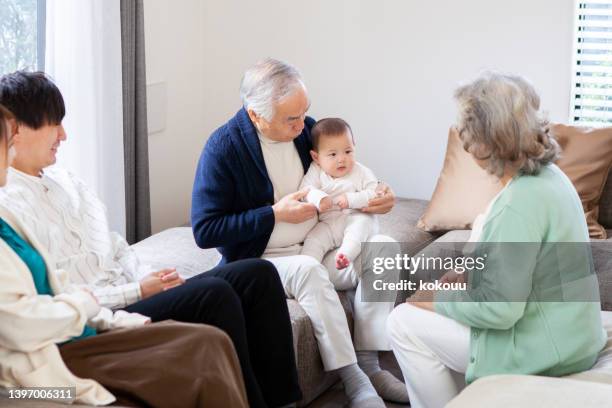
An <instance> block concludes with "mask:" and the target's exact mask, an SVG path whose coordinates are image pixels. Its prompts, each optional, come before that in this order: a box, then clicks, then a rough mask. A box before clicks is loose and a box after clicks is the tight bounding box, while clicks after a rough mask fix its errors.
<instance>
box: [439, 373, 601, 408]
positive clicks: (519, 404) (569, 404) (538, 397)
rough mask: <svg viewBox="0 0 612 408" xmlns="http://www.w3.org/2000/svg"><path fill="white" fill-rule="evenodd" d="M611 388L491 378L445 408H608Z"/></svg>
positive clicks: (549, 380)
mask: <svg viewBox="0 0 612 408" xmlns="http://www.w3.org/2000/svg"><path fill="white" fill-rule="evenodd" d="M611 400H612V386H611V385H606V384H601V383H595V382H589V381H579V380H570V379H566V378H554V377H540V376H535V375H492V376H489V377H484V378H481V379H479V380H477V381H475V382H474V383H473V384H471V385H470V386H469V387H467V388H465V389H464V390H463V391H462V392H461V393H460V394H459V395H458V396H457V397H455V398H454V399H453V400H452V401H451V402H450V403H448V405H446V408H475V407H504V408H524V407H551V408H552V407H555V408H576V407H581V408H601V407H606V406H610V401H611Z"/></svg>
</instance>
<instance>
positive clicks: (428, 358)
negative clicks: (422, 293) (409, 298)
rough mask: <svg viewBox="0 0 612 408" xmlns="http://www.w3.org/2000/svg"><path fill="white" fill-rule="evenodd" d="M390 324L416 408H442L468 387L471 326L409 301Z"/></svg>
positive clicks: (391, 333)
mask: <svg viewBox="0 0 612 408" xmlns="http://www.w3.org/2000/svg"><path fill="white" fill-rule="evenodd" d="M387 327H388V328H387V330H388V333H389V337H390V340H391V347H392V348H393V354H395V357H396V358H397V361H398V363H399V365H400V368H401V369H402V374H403V375H404V380H405V381H406V387H407V388H408V395H409V396H410V405H411V406H412V407H414V408H422V407H433V408H437V407H440V408H442V407H444V406H445V405H446V404H447V403H448V402H449V401H450V400H451V399H453V398H454V397H455V396H456V395H457V394H458V393H459V392H460V391H461V389H462V388H463V387H465V380H464V375H463V374H464V373H465V371H466V370H467V365H468V359H469V355H470V328H469V327H467V326H464V325H462V324H461V323H458V322H456V321H455V320H453V319H449V318H448V317H446V316H442V315H440V314H438V313H435V312H430V311H428V310H424V309H420V308H418V307H416V306H412V305H409V304H406V303H405V304H402V305H399V306H398V307H396V308H395V310H393V311H392V312H391V314H390V315H389V319H388V321H387Z"/></svg>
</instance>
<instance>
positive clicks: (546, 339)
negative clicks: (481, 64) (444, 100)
mask: <svg viewBox="0 0 612 408" xmlns="http://www.w3.org/2000/svg"><path fill="white" fill-rule="evenodd" d="M455 98H456V100H457V103H458V106H459V124H458V128H459V132H460V133H459V134H460V136H461V139H462V141H463V143H464V148H465V149H466V151H468V152H469V153H470V154H471V155H472V156H473V158H474V160H475V161H476V162H477V163H478V164H479V165H480V166H481V167H482V168H483V169H486V170H487V171H488V172H489V173H490V174H492V175H494V176H496V177H497V178H499V180H500V182H501V183H502V184H503V185H504V188H503V190H502V191H501V192H500V193H499V194H498V195H497V196H496V197H495V198H494V199H493V200H492V202H491V203H490V204H489V206H488V208H487V209H486V211H485V213H484V214H483V215H482V216H479V217H478V218H477V219H476V220H475V222H474V226H473V228H472V235H471V237H470V241H471V242H474V248H475V252H474V253H475V254H483V255H484V256H485V257H487V255H488V257H487V258H486V262H485V267H484V269H483V270H482V271H475V270H473V271H470V273H469V276H468V287H467V290H463V291H461V290H455V291H438V292H435V293H432V292H427V291H417V293H416V294H415V295H414V296H413V297H411V298H409V299H408V301H407V303H406V304H403V305H400V306H398V307H397V308H396V309H395V310H394V311H393V312H392V313H391V315H390V316H389V319H388V321H387V326H388V330H389V335H390V338H391V342H392V347H393V352H394V353H395V355H396V357H397V359H398V362H399V364H400V366H401V369H402V372H403V374H404V378H405V380H406V386H407V388H408V393H409V395H410V402H411V405H412V406H413V407H442V406H444V405H446V403H448V402H449V401H450V400H451V399H452V398H454V397H455V395H457V393H458V392H459V391H460V389H461V387H462V386H463V385H465V384H464V383H463V381H462V380H461V381H458V378H457V377H456V376H455V374H456V373H460V374H465V381H467V383H470V382H472V381H474V380H476V379H478V378H481V377H484V376H488V375H492V374H540V375H548V376H563V375H567V374H571V373H574V372H579V371H583V370H587V369H589V368H591V367H592V366H593V364H594V363H595V361H596V359H597V357H598V353H599V351H600V350H601V349H602V348H603V346H604V344H605V341H606V340H605V339H606V336H605V333H604V330H603V328H602V322H601V315H600V310H601V305H600V303H599V294H598V290H597V287H598V286H597V278H596V276H595V275H594V273H593V271H592V259H591V255H590V249H589V248H588V243H589V235H588V230H587V225H586V221H585V217H584V213H583V210H582V205H581V203H580V199H579V197H578V194H577V193H576V190H575V189H574V187H573V185H572V183H571V181H570V180H569V179H568V178H567V176H566V175H565V174H564V173H563V172H562V171H561V170H560V169H559V168H558V167H557V166H556V165H555V164H554V161H555V160H556V159H557V157H558V155H559V146H558V144H557V142H556V141H555V139H554V138H553V137H552V136H551V135H550V134H549V133H548V130H547V121H546V120H544V119H543V118H542V117H541V115H540V112H539V108H540V98H539V97H538V94H537V93H536V91H535V90H534V88H533V87H532V86H531V85H530V84H529V83H528V82H527V81H526V80H524V79H523V78H521V77H517V76H510V75H501V74H497V73H485V74H483V75H482V76H480V77H479V78H477V79H476V80H475V81H473V82H471V83H469V84H467V85H465V86H462V87H460V88H459V89H458V90H457V91H456V92H455ZM442 280H443V281H446V282H456V281H458V280H462V281H463V280H465V277H464V276H462V275H458V274H457V273H455V272H453V271H451V272H449V273H447V274H446V275H445V276H444V277H443V278H442ZM462 383H463V384H462Z"/></svg>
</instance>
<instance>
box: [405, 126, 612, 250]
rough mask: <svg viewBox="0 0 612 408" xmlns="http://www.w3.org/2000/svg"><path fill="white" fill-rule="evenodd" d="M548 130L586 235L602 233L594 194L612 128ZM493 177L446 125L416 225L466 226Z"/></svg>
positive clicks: (481, 206)
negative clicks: (437, 167) (440, 160)
mask: <svg viewBox="0 0 612 408" xmlns="http://www.w3.org/2000/svg"><path fill="white" fill-rule="evenodd" d="M551 132H552V134H553V135H555V137H556V138H557V139H558V141H559V144H560V145H561V148H562V149H563V153H562V157H561V159H559V161H558V162H557V165H558V166H559V167H560V168H561V169H562V170H563V171H564V172H565V173H566V174H567V176H568V177H569V179H570V180H571V181H572V183H573V184H574V187H575V188H576V190H577V191H578V195H579V196H580V200H581V201H582V205H583V207H584V212H585V217H586V220H587V224H588V227H589V235H590V236H591V237H592V238H601V239H605V238H606V230H605V229H604V228H603V227H602V226H601V225H600V224H599V223H598V222H597V217H598V213H599V199H600V197H601V193H602V191H603V188H604V185H605V183H606V179H607V176H608V173H609V172H610V168H611V167H612V128H602V129H584V128H578V127H574V126H566V125H552V126H551ZM501 188H502V186H501V184H500V183H499V182H498V181H497V179H496V178H494V177H493V176H491V175H489V174H488V173H487V172H486V171H484V170H483V169H481V168H480V167H479V166H478V165H477V164H476V162H475V161H474V160H473V159H472V156H471V155H470V154H469V153H467V152H466V151H465V150H464V149H463V144H462V142H461V140H460V139H459V134H458V132H457V131H456V130H455V129H454V128H451V129H450V131H449V134H448V146H447V148H446V157H445V158H444V166H443V168H442V172H441V174H440V177H439V178H438V183H437V185H436V188H435V190H434V193H433V195H432V197H431V201H430V202H429V205H428V207H427V209H426V210H425V213H424V214H423V215H422V216H421V218H420V219H419V221H418V223H417V226H418V227H419V228H421V229H423V230H425V231H448V230H453V229H467V228H471V226H472V222H473V221H474V218H476V216H477V215H478V214H481V213H482V212H484V210H485V209H486V207H487V205H488V203H489V202H490V201H491V200H492V199H493V197H495V195H496V194H497V193H498V192H499V191H500V190H501Z"/></svg>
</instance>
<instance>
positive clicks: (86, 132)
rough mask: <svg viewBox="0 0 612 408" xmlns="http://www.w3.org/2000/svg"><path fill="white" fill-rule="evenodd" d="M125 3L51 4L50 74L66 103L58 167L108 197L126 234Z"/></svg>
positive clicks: (113, 217) (116, 224) (51, 0)
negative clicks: (122, 12) (123, 4)
mask: <svg viewBox="0 0 612 408" xmlns="http://www.w3.org/2000/svg"><path fill="white" fill-rule="evenodd" d="M119 6H120V4H119V0H47V10H46V12H47V16H46V17H47V24H46V25H47V27H46V50H45V52H46V55H45V71H46V72H47V73H48V74H49V75H50V76H51V77H52V78H53V79H54V80H55V82H56V84H57V86H58V87H59V89H60V91H61V92H62V94H63V96H64V100H65V101H66V118H65V119H64V127H65V129H66V133H67V135H68V139H67V140H66V141H65V142H64V143H63V144H62V146H61V147H60V150H59V153H58V162H57V164H58V165H60V166H62V167H64V168H67V169H68V170H70V171H71V172H73V173H74V174H76V175H78V176H79V177H80V178H81V179H82V180H83V181H84V182H85V183H87V185H88V186H89V187H90V188H91V189H93V190H94V191H95V192H97V194H98V195H99V197H100V198H101V199H102V201H103V202H104V204H105V205H106V207H107V209H108V216H109V222H110V224H111V228H112V229H113V230H115V231H117V232H119V233H120V234H122V235H123V236H125V225H126V223H125V218H126V216H125V181H124V180H125V177H124V160H123V159H124V156H123V106H122V72H121V69H122V68H121V19H120V7H119Z"/></svg>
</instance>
